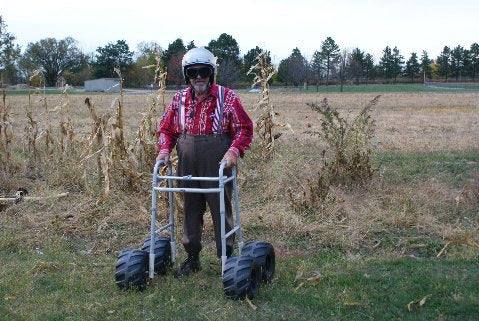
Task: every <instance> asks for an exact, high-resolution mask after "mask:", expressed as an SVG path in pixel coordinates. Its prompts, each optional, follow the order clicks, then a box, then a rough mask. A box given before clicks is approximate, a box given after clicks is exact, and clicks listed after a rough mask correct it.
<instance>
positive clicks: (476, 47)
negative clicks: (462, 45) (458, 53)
mask: <svg viewBox="0 0 479 321" xmlns="http://www.w3.org/2000/svg"><path fill="white" fill-rule="evenodd" d="M469 60H470V69H471V77H472V80H475V78H476V74H477V73H478V72H479V44H477V43H473V44H472V45H471V48H470V49H469Z"/></svg>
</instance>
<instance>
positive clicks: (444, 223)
mask: <svg viewBox="0 0 479 321" xmlns="http://www.w3.org/2000/svg"><path fill="white" fill-rule="evenodd" d="M155 94H156V93H152V96H150V97H149V98H148V97H146V96H145V95H128V94H126V95H124V97H123V98H122V102H123V109H122V113H123V119H124V124H123V130H124V135H125V141H129V142H132V141H135V139H138V137H139V136H138V135H139V133H138V129H139V128H138V126H139V124H140V123H143V124H144V125H143V126H144V131H145V132H146V131H147V128H148V127H149V126H150V124H146V123H144V122H142V119H144V114H145V112H148V111H149V110H150V108H151V100H152V99H155V98H154V97H155V96H154V95H155ZM172 94H173V93H172V92H167V93H166V101H169V100H170V99H171V97H172ZM374 96H375V95H374V94H326V95H324V94H321V95H316V94H310V93H308V94H299V93H293V94H292V93H282V92H275V91H272V92H271V94H270V99H271V103H272V104H274V106H275V110H276V111H277V112H279V116H278V117H277V118H278V121H279V122H282V123H289V124H290V125H291V127H292V129H293V130H294V133H288V134H285V135H283V136H281V138H279V139H278V140H277V142H276V147H275V148H276V149H277V152H276V153H275V155H274V157H273V158H272V159H271V160H269V161H268V162H265V161H264V160H263V159H262V157H261V152H260V151H259V149H258V146H253V150H252V151H251V152H250V153H248V154H247V156H246V158H245V159H244V160H243V163H242V164H241V169H240V171H241V172H240V183H241V196H242V209H243V214H244V215H243V221H244V226H245V229H246V234H247V235H249V236H250V237H257V238H269V239H272V240H273V243H274V244H275V246H277V247H278V248H279V249H282V250H281V253H283V254H285V253H288V252H294V251H295V249H298V248H304V247H305V246H307V247H311V248H316V247H321V246H331V247H339V248H341V249H344V250H345V251H368V252H381V251H384V252H394V253H398V254H400V255H403V254H404V255H411V254H412V255H419V254H424V253H426V254H427V255H436V254H437V252H438V250H439V249H441V248H442V247H443V246H444V245H445V244H446V242H448V241H451V240H456V239H470V240H473V241H475V242H477V241H478V235H479V233H478V226H479V217H478V205H477V202H476V200H474V198H473V196H471V195H475V194H474V193H475V191H476V190H475V188H476V187H475V186H476V185H474V184H475V183H474V182H469V183H467V184H469V185H467V184H466V183H461V184H463V185H461V186H460V187H457V186H455V185H454V184H453V183H451V182H449V181H448V180H444V179H443V177H442V176H441V175H432V176H430V177H427V178H426V180H424V181H421V182H420V183H418V182H407V181H402V182H400V183H397V182H392V181H390V180H389V179H388V176H387V175H386V174H383V171H382V170H379V171H378V172H377V173H376V174H375V178H374V179H373V182H372V183H371V184H370V185H368V186H366V187H365V188H361V189H354V188H343V187H338V188H335V189H334V190H333V193H334V198H335V201H334V202H332V203H331V204H329V205H328V206H327V207H326V208H325V209H324V210H322V211H320V212H318V213H313V214H311V213H309V214H308V213H295V212H294V211H293V210H292V209H291V207H290V204H289V201H288V198H287V197H286V192H285V190H286V188H288V187H290V188H299V186H300V185H301V184H304V183H305V180H306V179H307V178H308V175H309V173H311V172H315V171H316V170H317V168H318V167H317V165H318V162H319V158H320V151H321V150H322V149H323V148H325V147H326V145H325V144H322V143H321V142H319V143H318V142H317V139H316V138H313V137H311V136H310V135H308V134H307V132H308V131H319V130H320V124H321V123H320V121H319V116H318V114H317V113H316V112H314V111H312V110H311V109H310V108H309V107H308V106H307V105H306V103H311V102H319V101H321V99H323V98H325V97H326V98H327V99H328V101H329V103H330V105H331V106H332V107H334V108H337V109H338V110H339V111H340V112H341V113H343V114H345V115H348V114H350V116H349V117H350V119H352V118H353V117H354V116H355V115H356V114H357V113H358V112H359V111H360V108H361V107H363V106H364V105H365V104H366V103H367V102H368V101H370V100H372V99H373V98H374ZM89 97H90V99H91V102H92V103H93V104H94V105H95V106H96V109H97V112H98V114H99V115H104V114H107V113H111V114H114V112H115V110H114V108H112V107H111V103H112V100H113V99H114V96H112V95H91V96H89ZM240 97H241V99H242V101H243V103H244V105H245V106H246V107H247V108H248V109H249V110H250V114H251V115H252V116H253V118H255V117H258V116H259V112H260V111H253V110H252V108H253V106H254V105H255V103H256V102H257V100H258V96H257V94H251V93H243V92H240ZM85 98H86V96H83V95H78V96H76V95H74V96H70V97H68V99H69V107H68V108H69V112H68V116H69V122H71V124H73V125H72V126H73V128H74V133H75V135H76V137H88V135H90V134H91V131H92V129H91V122H92V120H91V118H90V115H89V111H88V108H86V106H85V105H84V101H85ZM62 99H64V97H63V98H62V97H60V96H46V98H45V100H42V99H41V97H40V96H32V103H31V105H30V107H28V106H29V101H28V96H14V97H8V96H7V98H6V101H7V104H9V106H11V108H10V123H11V124H12V128H13V133H14V137H15V140H14V141H13V143H12V150H13V157H14V158H15V159H16V160H17V161H19V162H20V163H22V162H26V160H27V159H28V146H29V143H28V137H26V136H25V135H24V132H25V131H24V128H25V127H27V126H28V124H29V123H30V124H32V120H33V121H35V122H36V123H37V124H38V127H39V128H38V130H39V131H42V130H44V129H45V128H46V127H45V126H46V124H47V116H46V114H45V113H43V109H42V108H43V106H44V105H43V104H44V103H45V104H46V105H47V106H59V105H61V104H62ZM114 107H116V106H114ZM25 108H27V109H28V110H31V111H32V120H30V122H29V121H28V120H27V119H26V118H25ZM142 113H143V114H142ZM49 117H50V120H49V121H50V123H51V124H52V127H53V131H54V132H55V134H54V135H53V136H54V137H59V136H58V135H59V133H58V132H57V131H58V130H59V129H58V126H56V124H59V123H60V122H61V115H60V114H59V113H50V114H49ZM372 117H373V118H374V120H375V123H376V138H375V140H374V143H375V147H376V149H377V151H378V152H379V153H389V152H395V153H399V154H416V153H417V154H423V153H425V152H450V153H461V152H470V151H472V153H476V154H477V153H478V152H479V147H478V144H477V137H479V94H477V93H460V94H440V93H420V94H411V93H404V94H383V95H382V97H381V100H380V101H379V102H378V104H377V106H375V108H374V109H373V110H372ZM30 127H32V125H30ZM476 159H477V158H476ZM473 162H475V161H473ZM55 164H57V163H55ZM95 164H96V159H95V158H92V166H96V165H95ZM473 167H474V166H473ZM63 168H65V167H63ZM475 168H477V166H475ZM52 170H55V168H52ZM2 172H3V171H0V181H1V183H0V186H1V190H0V192H1V193H2V194H3V195H5V194H8V193H11V192H12V191H13V190H14V189H16V188H18V187H20V186H25V187H27V188H28V189H29V191H30V195H45V194H55V193H58V192H62V191H64V190H65V189H67V190H70V191H71V192H73V194H72V196H71V197H70V198H68V199H64V200H59V201H46V202H44V203H40V204H33V205H31V204H27V203H23V204H18V205H15V206H11V207H9V208H8V209H7V210H6V211H4V212H2V214H1V215H10V216H16V217H18V220H19V222H20V223H22V224H24V226H25V228H26V229H27V230H30V231H31V232H32V233H33V235H35V237H33V238H31V239H30V241H29V242H33V243H35V242H40V240H41V237H42V235H46V234H51V233H53V234H58V235H63V236H66V237H73V238H82V237H86V238H85V240H90V241H89V245H88V248H89V250H92V249H93V251H100V252H104V251H109V250H116V249H118V248H120V247H122V246H124V245H125V244H128V243H129V244H131V243H130V242H131V241H132V240H137V239H138V234H141V233H143V234H146V233H147V231H148V219H149V196H148V189H149V185H146V186H144V188H142V189H141V191H137V192H119V191H117V192H114V193H111V197H110V199H109V200H108V201H106V202H104V203H102V204H95V202H94V201H92V196H91V195H88V194H87V193H85V191H83V190H82V189H81V188H77V189H75V188H71V187H69V184H70V182H68V181H67V180H66V179H65V177H69V176H68V175H66V176H65V175H59V174H64V173H57V177H56V179H55V180H52V179H51V178H48V177H36V178H35V177H33V178H32V177H30V176H29V175H27V174H28V173H26V172H18V173H16V174H14V175H8V174H5V173H4V172H3V173H2ZM467 174H468V173H466V175H467ZM385 175H386V176H385ZM463 186H464V188H463ZM468 186H469V187H468ZM99 192H100V191H98V190H94V191H92V193H99ZM461 193H462V194H461ZM460 195H467V197H464V198H463V199H459V201H458V199H457V197H458V196H460ZM93 199H94V198H93ZM471 199H472V201H471ZM475 202H476V203H475ZM207 229H208V230H210V231H209V232H207V233H206V234H207V235H211V234H212V233H210V232H211V223H210V220H207ZM285 231H288V236H287V237H286V236H279V235H284V234H285ZM30 235H31V234H30ZM451 244H453V243H451ZM461 244H463V243H461ZM450 247H451V248H453V247H454V245H450ZM391 250H392V251H391ZM448 250H449V248H448ZM428 251H431V253H429V252H428ZM285 255H286V254H285Z"/></svg>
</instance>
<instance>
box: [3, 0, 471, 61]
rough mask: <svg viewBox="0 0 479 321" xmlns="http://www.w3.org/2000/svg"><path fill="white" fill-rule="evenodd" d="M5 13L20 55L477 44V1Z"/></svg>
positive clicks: (28, 3)
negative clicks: (118, 45)
mask: <svg viewBox="0 0 479 321" xmlns="http://www.w3.org/2000/svg"><path fill="white" fill-rule="evenodd" d="M0 15H2V16H3V19H4V20H5V22H6V24H7V30H8V31H9V32H10V33H13V34H14V35H15V36H16V38H17V40H16V42H17V43H18V44H19V45H20V46H21V47H22V49H24V48H25V47H26V45H27V44H28V43H29V42H35V41H38V40H40V39H43V38H47V37H54V38H57V39H62V38H65V37H68V36H70V37H73V38H74V39H76V40H77V41H78V42H79V46H80V48H82V49H83V50H84V51H85V52H94V51H95V50H96V49H97V48H98V47H100V46H104V45H106V44H107V43H109V42H116V40H119V39H123V40H126V41H127V43H128V45H129V47H130V50H133V51H135V50H136V49H137V45H138V43H140V42H142V41H155V42H157V43H159V44H160V45H161V47H162V48H164V49H166V48H167V47H168V44H169V43H171V42H173V41H174V40H175V39H177V38H179V37H180V38H182V39H183V41H184V42H185V44H186V43H188V42H189V41H191V40H194V42H195V44H196V45H197V46H206V45H207V44H208V42H209V41H210V40H212V39H217V38H218V36H219V35H220V34H221V33H224V32H225V33H227V34H230V35H231V36H233V38H235V39H236V41H237V42H238V44H239V47H240V50H241V54H242V55H244V54H245V53H246V52H247V51H248V50H249V49H251V48H254V47H255V46H259V47H261V48H264V49H267V50H269V51H270V52H271V55H272V58H273V61H274V62H275V63H279V61H280V60H281V59H284V58H286V57H287V56H289V55H290V54H291V51H292V49H293V48H295V47H298V48H299V49H300V50H301V52H302V53H303V55H304V56H305V57H306V58H307V59H308V60H309V59H310V58H311V57H312V55H313V53H314V51H315V50H318V49H320V46H321V42H322V41H323V40H324V39H325V38H326V37H328V36H330V37H332V38H333V39H334V40H335V41H336V42H337V43H338V45H339V46H340V47H341V49H348V50H351V49H353V48H356V47H358V48H360V49H361V50H363V51H366V52H369V53H371V54H373V56H374V58H375V60H376V61H378V60H379V57H380V56H381V54H382V50H383V49H384V47H385V46H386V45H389V46H390V47H394V46H397V47H398V48H399V50H400V52H401V54H402V55H403V56H404V57H406V59H407V58H408V57H409V56H410V54H411V52H417V53H418V55H419V56H420V53H421V52H422V50H426V51H427V52H428V53H429V56H430V58H436V57H437V56H438V55H439V53H440V52H441V50H442V48H443V47H444V46H445V45H447V46H450V47H455V46H457V45H461V46H463V47H466V48H469V47H470V45H471V44H472V43H474V42H479V0H455V1H453V0H448V1H446V0H434V1H430V0H423V1H421V0H417V1H412V0H402V1H389V0H383V1H379V0H356V1H353V0H336V1H326V0H316V1H313V0H276V1H273V0H256V1H254V0H236V1H227V0H223V1H219V0H196V1H191V0H182V1H160V0H157V1H150V0H143V1H139V2H135V1H118V0H117V1H110V0H96V1H92V0H82V1H78V0H77V1H71V0H63V1H53V0H43V1H38V0H37V1H33V0H17V1H12V0H0Z"/></svg>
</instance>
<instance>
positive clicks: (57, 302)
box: [0, 235, 479, 320]
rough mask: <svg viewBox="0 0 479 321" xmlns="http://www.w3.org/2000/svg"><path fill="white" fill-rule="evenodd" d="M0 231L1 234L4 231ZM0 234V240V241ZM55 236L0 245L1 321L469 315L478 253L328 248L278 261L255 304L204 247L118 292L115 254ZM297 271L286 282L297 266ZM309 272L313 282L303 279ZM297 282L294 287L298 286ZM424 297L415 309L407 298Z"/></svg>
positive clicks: (475, 311) (477, 303) (478, 299)
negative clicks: (240, 294)
mask: <svg viewBox="0 0 479 321" xmlns="http://www.w3.org/2000/svg"><path fill="white" fill-rule="evenodd" d="M3 237H5V235H3ZM3 240H4V239H3ZM70 248H71V247H70V246H69V245H68V244H66V243H64V242H54V243H48V244H45V245H44V247H43V248H42V253H43V254H39V253H37V251H31V250H29V249H19V248H17V249H16V250H14V251H9V250H8V249H7V248H5V247H1V250H0V261H1V262H2V265H1V267H0V320H393V319H401V320H432V319H434V320H435V319H437V318H438V317H439V316H441V315H442V316H443V317H444V319H445V320H477V316H478V315H479V296H478V294H479V293H478V292H479V290H478V289H479V260H478V259H469V260H464V259H455V260H448V259H421V260H414V259H410V258H403V259H394V260H388V259H379V258H369V259H364V258H359V259H355V260H347V259H346V258H345V257H343V256H342V255H341V254H339V253H336V252H323V253H321V252H317V253H310V254H308V255H305V256H304V257H296V258H288V259H286V258H281V257H280V258H278V260H277V274H276V277H275V279H274V280H273V282H272V283H271V284H268V285H264V286H262V288H261V289H260V295H259V297H257V298H256V299H255V300H254V304H255V305H256V306H257V310H253V309H252V308H251V307H250V306H249V305H248V304H247V303H246V302H244V301H232V300H228V299H225V298H224V296H223V294H222V284H221V279H220V277H219V264H218V262H217V261H216V259H214V258H213V257H211V256H208V254H209V252H211V251H205V252H206V253H204V255H206V257H205V256H204V257H203V258H202V264H203V270H202V271H201V272H199V273H197V274H196V275H194V276H191V277H188V278H185V279H182V280H176V279H174V278H173V277H172V276H171V273H170V274H169V275H167V276H163V277H159V278H157V279H155V281H154V282H153V284H151V285H150V286H149V287H148V288H147V290H145V291H144V292H135V291H131V292H122V291H119V290H118V289H117V288H116V286H115V284H114V281H113V273H114V264H115V260H116V259H115V256H114V254H107V255H98V256H92V255H82V254H80V253H79V252H73V251H71V250H70ZM299 269H300V270H303V271H304V274H303V276H302V277H301V278H300V279H299V280H296V281H295V277H296V275H297V271H298V270H299ZM315 271H319V272H320V273H321V279H320V280H319V282H309V281H306V278H307V277H310V276H311V275H313V273H314V272H315ZM301 284H302V285H301ZM427 295H430V297H428V299H427V300H426V302H425V304H424V305H423V306H418V305H417V304H416V305H413V310H412V311H408V309H407V307H406V306H407V304H408V303H409V302H411V301H415V300H420V299H422V298H423V297H425V296H427Z"/></svg>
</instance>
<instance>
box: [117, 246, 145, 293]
mask: <svg viewBox="0 0 479 321" xmlns="http://www.w3.org/2000/svg"><path fill="white" fill-rule="evenodd" d="M147 272H148V253H146V252H145V251H141V250H124V251H122V252H121V253H120V254H119V255H118V260H117V263H116V272H115V282H116V285H118V287H119V288H120V289H122V290H129V289H138V290H144V289H145V287H146V278H147Z"/></svg>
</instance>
